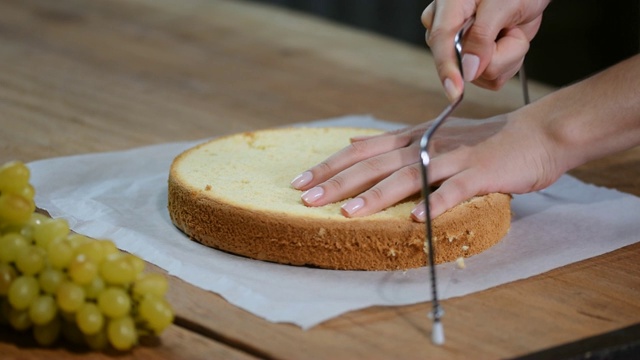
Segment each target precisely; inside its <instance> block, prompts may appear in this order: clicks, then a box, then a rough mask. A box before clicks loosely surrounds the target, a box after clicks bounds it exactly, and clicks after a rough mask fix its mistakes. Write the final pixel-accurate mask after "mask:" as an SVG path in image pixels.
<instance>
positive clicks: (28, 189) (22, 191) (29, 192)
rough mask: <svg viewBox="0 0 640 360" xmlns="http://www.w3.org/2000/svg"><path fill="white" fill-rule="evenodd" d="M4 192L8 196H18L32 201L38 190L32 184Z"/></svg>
mask: <svg viewBox="0 0 640 360" xmlns="http://www.w3.org/2000/svg"><path fill="white" fill-rule="evenodd" d="M2 192H5V193H7V194H14V195H18V196H20V197H22V198H24V199H26V200H31V201H32V200H33V198H34V197H35V195H36V189H35V188H34V187H33V185H31V184H25V185H23V186H22V187H17V188H12V189H7V190H4V191H2Z"/></svg>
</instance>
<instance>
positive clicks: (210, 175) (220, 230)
mask: <svg viewBox="0 0 640 360" xmlns="http://www.w3.org/2000/svg"><path fill="white" fill-rule="evenodd" d="M379 132H380V131H378V130H370V129H356V128H338V127H336V128H285V129H273V130H263V131H256V132H246V133H241V134H236V135H231V136H226V137H221V138H217V139H214V140H212V141H209V142H206V143H203V144H201V145H199V146H196V147H194V148H191V149H189V150H187V151H185V152H184V153H182V154H180V155H179V156H178V157H176V159H175V160H174V161H173V164H172V165H171V171H170V174H169V184H168V186H169V189H168V191H169V214H170V216H171V219H172V221H173V223H174V224H175V225H176V226H177V227H178V228H179V229H181V230H182V231H183V232H184V233H185V234H186V235H188V236H189V237H190V238H192V239H193V240H195V241H198V242H200V243H202V244H204V245H206V246H210V247H213V248H216V249H219V250H223V251H226V252H229V253H233V254H237V255H242V256H246V257H249V258H253V259H258V260H265V261H271V262H276V263H281V264H290V265H306V266H313V267H320V268H326V269H339V270H399V269H409V268H416V267H421V266H425V265H426V264H427V261H428V260H427V256H426V255H425V252H424V242H425V226H424V224H423V223H417V222H414V221H413V220H411V218H410V212H411V210H412V209H413V207H414V206H415V205H416V202H417V199H407V200H405V201H402V202H400V203H398V204H397V205H395V206H393V207H391V208H388V209H386V210H384V211H381V212H379V213H377V214H374V215H369V216H366V217H360V218H346V217H344V216H343V215H342V214H341V212H340V205H341V204H342V203H343V202H340V203H335V204H330V205H326V206H322V207H307V206H305V205H304V204H303V203H302V202H301V199H300V194H301V192H300V191H299V190H295V189H293V188H292V187H291V186H290V180H291V179H292V178H293V177H294V176H296V175H297V174H300V173H302V172H303V171H305V170H307V169H308V168H309V167H311V166H313V165H315V164H317V163H319V162H321V161H322V160H324V159H326V158H327V157H328V156H330V155H331V154H333V153H335V152H336V151H338V150H340V149H342V148H343V147H345V146H346V145H348V144H349V139H350V138H351V137H353V136H356V135H373V134H376V133H379ZM510 201H511V196H510V195H505V194H498V193H495V194H489V195H485V196H478V197H474V198H472V199H470V200H468V201H466V202H464V203H462V204H459V205H458V206H456V207H454V208H452V209H450V210H449V211H447V212H445V213H444V214H442V215H440V216H439V217H437V218H436V219H434V221H433V222H432V226H433V234H434V246H435V259H436V262H437V263H444V262H449V261H454V260H456V259H458V258H461V257H469V256H471V255H475V254H478V253H480V252H482V251H484V250H486V249H488V248H489V247H491V246H493V245H494V244H496V243H497V242H499V241H500V239H502V238H503V237H504V235H505V234H506V233H507V231H508V230H509V227H510V223H511V209H510Z"/></svg>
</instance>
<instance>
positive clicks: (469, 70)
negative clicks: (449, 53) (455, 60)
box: [462, 54, 480, 81]
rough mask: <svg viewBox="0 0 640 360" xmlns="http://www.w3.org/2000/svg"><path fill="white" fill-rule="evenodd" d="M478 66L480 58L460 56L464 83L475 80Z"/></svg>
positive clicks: (466, 55)
mask: <svg viewBox="0 0 640 360" xmlns="http://www.w3.org/2000/svg"><path fill="white" fill-rule="evenodd" d="M479 66H480V58H479V57H478V56H477V55H473V54H464V55H462V75H463V76H464V81H473V79H475V78H476V73H477V72H478V67H479Z"/></svg>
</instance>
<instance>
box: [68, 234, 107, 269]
mask: <svg viewBox="0 0 640 360" xmlns="http://www.w3.org/2000/svg"><path fill="white" fill-rule="evenodd" d="M75 253H76V256H78V255H83V256H84V257H86V259H87V260H89V261H91V262H93V263H95V264H100V263H101V262H102V260H103V259H104V258H105V248H104V247H103V246H102V244H101V243H100V242H99V241H95V240H93V241H88V242H85V243H83V244H80V245H78V247H77V248H76V249H75Z"/></svg>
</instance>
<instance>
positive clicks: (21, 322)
mask: <svg viewBox="0 0 640 360" xmlns="http://www.w3.org/2000/svg"><path fill="white" fill-rule="evenodd" d="M8 319H9V324H11V326H12V327H13V328H14V329H16V330H18V331H24V330H27V329H29V328H30V327H31V326H32V325H33V323H32V322H31V318H30V317H29V311H27V310H18V309H14V308H11V310H10V311H9V315H8Z"/></svg>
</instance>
